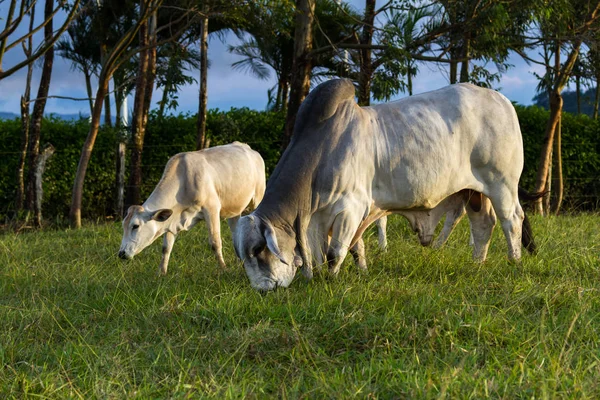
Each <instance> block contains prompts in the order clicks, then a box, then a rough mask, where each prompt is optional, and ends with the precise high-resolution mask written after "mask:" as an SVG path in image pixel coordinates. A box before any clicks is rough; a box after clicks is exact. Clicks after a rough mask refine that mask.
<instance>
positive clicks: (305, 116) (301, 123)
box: [294, 79, 354, 134]
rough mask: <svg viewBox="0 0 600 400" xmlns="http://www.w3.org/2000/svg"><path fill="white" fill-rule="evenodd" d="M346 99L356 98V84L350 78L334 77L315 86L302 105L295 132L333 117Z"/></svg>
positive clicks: (297, 132)
mask: <svg viewBox="0 0 600 400" xmlns="http://www.w3.org/2000/svg"><path fill="white" fill-rule="evenodd" d="M346 100H354V85H353V84H352V81H351V80H349V79H332V80H329V81H327V82H323V83H321V84H320V85H319V86H317V87H316V88H314V89H313V90H312V91H311V92H310V93H309V94H308V96H306V99H304V101H303V102H302V104H301V105H300V109H299V110H298V115H297V117H296V123H295V125H294V134H299V133H302V131H304V130H305V129H306V128H309V127H311V126H316V125H318V124H319V123H321V122H323V121H325V120H327V119H328V118H331V117H332V116H333V114H335V112H336V110H337V108H338V105H339V104H340V103H341V102H343V101H346Z"/></svg>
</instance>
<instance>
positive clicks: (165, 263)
mask: <svg viewBox="0 0 600 400" xmlns="http://www.w3.org/2000/svg"><path fill="white" fill-rule="evenodd" d="M173 243H175V235H174V234H173V233H171V232H167V233H165V236H164V237H163V245H162V258H161V260H160V266H159V267H158V273H159V274H160V275H166V274H167V268H168V267H169V258H170V257H171V250H173Z"/></svg>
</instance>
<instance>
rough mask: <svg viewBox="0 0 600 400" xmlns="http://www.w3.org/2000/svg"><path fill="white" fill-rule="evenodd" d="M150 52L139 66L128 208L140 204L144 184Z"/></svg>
mask: <svg viewBox="0 0 600 400" xmlns="http://www.w3.org/2000/svg"><path fill="white" fill-rule="evenodd" d="M139 38H140V40H139V41H140V47H141V48H144V47H146V46H148V43H149V39H148V23H147V22H144V23H143V24H142V25H141V26H140V30H139ZM149 55H150V54H149V52H148V50H143V51H141V52H140V61H139V65H138V74H137V81H136V85H135V98H134V102H133V122H132V130H131V132H132V144H133V147H132V149H131V166H130V168H131V170H130V173H129V184H128V185H127V199H126V204H125V206H126V207H129V206H131V205H136V204H140V184H141V182H142V166H141V161H142V147H143V139H141V137H142V132H141V131H142V130H143V129H144V126H145V125H144V102H145V98H146V97H145V92H146V88H147V79H148V61H149Z"/></svg>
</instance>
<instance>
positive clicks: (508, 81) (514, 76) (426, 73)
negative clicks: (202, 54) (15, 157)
mask: <svg viewBox="0 0 600 400" xmlns="http://www.w3.org/2000/svg"><path fill="white" fill-rule="evenodd" d="M39 3H40V6H43V2H41V1H40V2H39ZM350 3H351V4H352V5H353V6H354V7H355V8H356V9H357V10H359V11H360V10H361V9H362V7H361V5H363V4H364V0H363V1H359V0H352V1H350ZM379 3H381V4H383V3H384V2H383V1H378V4H379ZM7 6H8V4H7V2H2V3H1V4H0V25H2V26H4V22H3V21H2V19H3V17H4V16H5V15H6V14H7V11H6V9H7ZM40 6H38V10H37V15H38V16H41V15H43V9H42V8H41V7H40ZM23 25H27V23H25V24H23ZM56 27H57V25H55V28H56ZM24 31H25V30H24V29H19V30H17V32H15V34H13V35H12V36H11V38H16V37H18V36H20V35H22V34H23V33H24ZM40 40H41V33H40V34H38V35H36V42H37V43H39V41H40ZM224 41H225V42H226V43H223V42H221V41H220V40H219V39H218V38H216V37H210V38H209V60H210V63H211V67H210V69H209V71H208V106H209V108H219V109H222V110H228V109H229V108H231V107H250V108H253V109H257V110H263V109H265V108H266V105H267V90H268V89H270V88H271V87H273V86H274V85H275V81H276V80H275V74H274V72H273V71H271V76H270V78H269V79H267V80H259V79H258V78H256V77H254V76H252V75H249V74H247V73H244V72H242V71H236V70H234V69H232V68H231V64H232V63H234V62H235V61H238V60H239V59H240V57H238V56H235V55H233V54H231V53H229V52H228V51H227V46H228V45H229V44H236V43H239V40H238V39H237V38H236V37H235V36H234V35H232V34H229V35H226V36H225V40H224ZM22 54H23V53H22V50H21V49H20V47H16V48H14V49H11V50H10V51H8V52H7V53H6V54H5V57H4V60H3V67H4V69H5V70H6V69H7V68H9V67H11V66H12V65H14V64H15V63H16V62H18V61H19V60H21V59H22V57H23V55H22ZM509 63H510V64H513V65H514V66H513V67H512V68H510V69H509V70H508V71H507V72H506V73H505V74H504V75H503V76H502V78H501V80H500V82H499V83H498V84H496V85H495V89H499V91H500V92H501V93H503V94H504V95H505V96H506V97H508V98H509V99H510V100H512V101H516V102H518V103H520V104H531V102H532V98H533V96H534V94H535V87H536V85H537V79H536V78H535V76H534V75H533V73H532V72H537V73H543V71H542V67H541V66H539V65H528V64H527V63H526V62H525V61H523V59H522V58H521V57H520V56H518V55H515V54H513V55H511V57H510V59H509ZM36 66H37V68H36V69H35V71H34V77H33V86H32V88H33V89H32V97H33V96H35V92H36V91H37V86H38V83H39V76H40V73H41V62H38V63H37V64H36ZM26 72H27V69H26V68H23V69H21V70H20V71H19V72H17V73H15V74H13V75H11V76H10V77H8V78H6V79H3V80H1V81H0V111H3V112H13V113H19V112H20V111H19V109H20V106H19V101H20V100H19V99H20V96H21V94H22V93H23V91H24V88H25V77H26ZM191 74H193V75H194V76H195V78H196V79H197V80H198V75H199V72H198V71H191ZM448 84H449V81H448V76H447V72H446V71H445V70H444V69H443V68H441V67H439V66H437V65H433V64H432V63H421V64H420V65H419V73H418V75H417V77H416V79H415V80H414V93H415V94H418V93H423V92H427V91H430V90H435V89H438V88H441V87H443V86H446V85H448ZM94 90H95V87H94ZM198 93H199V86H198V84H191V85H188V86H185V87H183V88H182V89H181V91H180V92H179V93H178V96H179V98H178V102H179V107H178V109H177V110H175V113H178V112H182V113H187V112H191V113H195V112H197V109H198ZM50 95H55V96H69V97H86V92H85V80H84V77H83V74H81V73H80V72H79V71H76V70H73V68H72V67H71V65H70V63H69V62H68V61H67V60H64V59H62V58H61V57H55V62H54V70H53V73H52V80H51V85H50ZM161 95H162V91H161V90H160V88H157V89H156V90H155V93H154V96H153V104H154V105H153V108H154V107H156V103H157V101H158V100H159V99H160V98H161ZM404 96H406V95H405V94H399V95H398V96H396V97H395V98H393V99H398V98H402V97H404ZM131 105H132V101H131V97H130V101H129V109H130V110H131ZM46 113H59V114H78V113H81V114H85V115H87V114H89V106H88V103H87V102H86V101H72V100H61V99H49V100H48V102H47V104H46Z"/></svg>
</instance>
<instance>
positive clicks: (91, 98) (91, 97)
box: [83, 68, 94, 116]
mask: <svg viewBox="0 0 600 400" xmlns="http://www.w3.org/2000/svg"><path fill="white" fill-rule="evenodd" d="M83 75H84V76H85V89H86V91H87V95H88V103H89V105H90V116H91V115H92V113H93V112H94V91H93V90H92V77H91V75H90V72H89V71H88V70H87V68H86V69H85V70H84V71H83Z"/></svg>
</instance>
